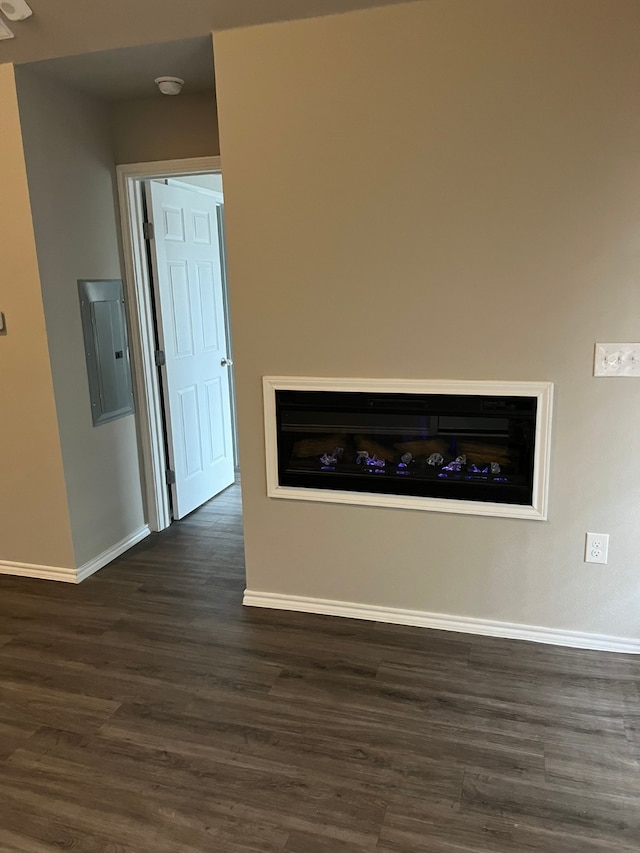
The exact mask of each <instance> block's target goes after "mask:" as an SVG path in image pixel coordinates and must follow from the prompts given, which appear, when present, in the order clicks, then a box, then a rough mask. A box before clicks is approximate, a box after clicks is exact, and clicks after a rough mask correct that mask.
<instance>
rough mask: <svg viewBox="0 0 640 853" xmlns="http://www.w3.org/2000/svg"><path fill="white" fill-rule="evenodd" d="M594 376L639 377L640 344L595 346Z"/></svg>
mask: <svg viewBox="0 0 640 853" xmlns="http://www.w3.org/2000/svg"><path fill="white" fill-rule="evenodd" d="M593 375H594V376H640V344H596V348H595V356H594V360H593Z"/></svg>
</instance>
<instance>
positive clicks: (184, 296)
mask: <svg viewBox="0 0 640 853" xmlns="http://www.w3.org/2000/svg"><path fill="white" fill-rule="evenodd" d="M146 192H147V208H148V218H149V221H150V222H151V223H152V224H153V231H152V233H153V236H152V239H151V240H150V246H151V252H150V254H151V261H152V267H153V286H154V294H155V303H156V314H157V318H158V323H157V325H158V338H159V349H160V350H161V351H162V352H164V359H165V363H164V365H163V366H161V368H160V369H161V374H162V388H163V396H164V407H165V420H166V426H167V452H168V457H169V459H168V461H169V466H170V469H171V471H173V476H171V477H170V478H169V480H172V479H175V482H174V483H171V490H172V497H173V516H174V518H183V517H184V516H185V515H187V513H189V512H191V511H192V510H194V509H196V507H199V506H200V505H201V504H203V503H204V502H205V501H207V500H209V499H210V498H212V497H213V496H214V495H217V494H218V492H220V491H222V489H225V488H226V487H227V486H230V485H231V483H233V480H234V462H233V421H232V413H231V397H230V384H231V381H230V375H229V371H230V366H231V364H232V362H231V360H230V357H229V356H230V354H229V352H228V348H227V334H226V324H225V312H224V300H223V284H222V267H221V256H220V245H219V237H218V219H217V202H216V200H215V199H214V198H212V197H210V196H208V195H206V194H203V193H200V192H197V191H195V190H193V191H192V190H190V189H187V188H184V187H176V186H173V185H168V184H163V183H159V182H155V181H154V182H150V183H148V184H147V185H146Z"/></svg>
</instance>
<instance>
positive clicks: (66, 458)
mask: <svg viewBox="0 0 640 853" xmlns="http://www.w3.org/2000/svg"><path fill="white" fill-rule="evenodd" d="M16 79H17V84H18V99H19V105H20V120H21V125H22V133H23V144H24V152H25V159H26V165H27V176H28V182H29V192H30V198H31V209H32V214H33V222H34V229H35V238H36V248H37V254H38V264H39V269H40V279H41V286H42V298H43V301H44V309H45V319H46V331H47V337H48V344H49V353H50V358H51V369H52V373H53V385H54V391H55V399H56V408H57V414H58V422H59V431H60V440H61V445H62V456H63V463H64V473H65V480H66V486H67V494H68V501H69V513H70V518H71V530H72V535H73V545H74V551H75V560H76V565H78V566H80V565H83V564H84V563H86V562H87V561H89V560H90V559H92V558H93V557H95V556H97V555H99V554H100V553H102V552H103V551H105V550H106V549H108V548H110V547H112V546H113V545H115V544H116V543H118V542H120V541H121V540H122V539H124V538H126V537H127V536H129V535H130V534H131V533H133V532H135V531H136V530H138V529H139V528H140V527H141V526H142V525H143V523H144V515H143V505H142V493H141V486H140V476H139V469H138V451H137V443H136V432H135V420H134V417H133V416H129V417H126V418H122V419H120V420H117V421H114V422H112V423H107V424H104V425H102V426H99V427H95V428H94V427H93V425H92V419H91V409H90V402H89V393H88V384H87V374H86V366H85V358H84V347H83V342H82V329H81V323H80V308H79V302H78V293H77V284H76V282H77V279H80V278H98V279H99V278H121V277H122V273H121V266H120V256H119V250H118V237H117V224H116V222H117V221H116V208H115V197H114V152H113V147H112V142H111V127H110V116H109V111H108V109H107V108H106V106H105V105H104V104H102V103H101V102H100V101H97V100H95V99H92V98H89V97H88V96H86V95H81V94H78V93H76V92H73V91H71V90H70V89H68V88H65V87H64V86H62V85H60V84H57V83H54V82H52V81H50V80H47V79H46V78H44V77H40V76H38V75H36V74H35V73H33V72H31V71H28V70H27V69H20V68H19V69H17V72H16Z"/></svg>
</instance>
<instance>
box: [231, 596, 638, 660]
mask: <svg viewBox="0 0 640 853" xmlns="http://www.w3.org/2000/svg"><path fill="white" fill-rule="evenodd" d="M243 604H244V605H245V606H247V607H269V608H272V609H274V610H293V611H297V612H300V613H319V614H323V615H326V616H344V617H347V618H349V619H367V620H370V621H372V622H390V623H393V624H395V625H413V626H416V627H419V628H437V629H438V630H440V631H457V632H460V633H462V634H480V635H482V636H485V637H503V638H505V639H510V640H527V641H529V642H532V643H546V644H549V645H552V646H568V647H569V648H573V649H593V650H595V651H603V652H621V653H625V654H640V639H638V640H635V639H630V638H627V637H612V636H609V635H607V634H587V633H582V632H581V631H561V630H558V629H556V628H540V627H538V626H536V625H518V624H516V623H513V622H494V621H492V620H490V619H472V618H469V617H468V616H448V615H446V614H444V613H427V612H425V611H422V610H401V609H399V608H396V607H376V606H373V605H369V604H355V603H353V602H349V601H332V600H330V599H325V598H305V597H304V596H298V595H278V594H276V593H272V592H256V591H254V590H250V589H247V590H245V593H244V598H243Z"/></svg>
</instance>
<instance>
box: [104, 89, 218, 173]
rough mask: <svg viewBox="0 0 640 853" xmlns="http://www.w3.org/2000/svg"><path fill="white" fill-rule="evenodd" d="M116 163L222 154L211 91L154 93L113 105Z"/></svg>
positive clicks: (112, 120) (112, 118) (112, 119)
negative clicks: (150, 95)
mask: <svg viewBox="0 0 640 853" xmlns="http://www.w3.org/2000/svg"><path fill="white" fill-rule="evenodd" d="M111 122H112V128H113V139H114V153H115V160H116V163H146V162H151V161H153V160H180V159H183V158H187V157H210V156H216V155H218V154H219V153H220V143H219V141H218V120H217V115H216V102H215V96H214V95H213V93H211V92H197V93H194V94H191V95H190V94H187V93H183V94H182V95H174V96H168V95H160V94H157V95H154V96H153V97H150V98H134V99H131V100H126V101H116V102H115V103H113V104H112V105H111Z"/></svg>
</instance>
